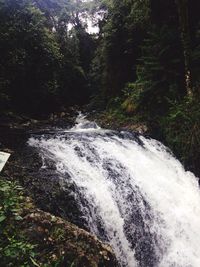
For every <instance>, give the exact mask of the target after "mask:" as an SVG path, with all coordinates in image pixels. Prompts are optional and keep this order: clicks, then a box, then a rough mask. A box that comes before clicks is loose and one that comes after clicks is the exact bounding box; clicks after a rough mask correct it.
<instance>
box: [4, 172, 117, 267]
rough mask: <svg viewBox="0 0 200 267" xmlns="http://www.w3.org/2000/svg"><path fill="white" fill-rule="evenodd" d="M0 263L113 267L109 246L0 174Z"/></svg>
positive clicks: (114, 262) (113, 259)
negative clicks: (40, 205)
mask: <svg viewBox="0 0 200 267" xmlns="http://www.w3.org/2000/svg"><path fill="white" fill-rule="evenodd" d="M0 185H1V188H0V207H1V209H0V231H1V236H0V252H1V253H0V261H1V266H2V267H3V266H5V267H6V266H22V265H23V266H27V267H28V266H37V267H38V266H43V267H44V266H48V267H50V266H52V267H53V266H63V267H64V266H77V267H94V266H96V267H101V266H105V267H113V266H116V260H115V256H114V254H113V252H112V249H111V248H110V246H108V245H105V244H103V243H102V242H101V241H100V240H98V239H97V238H96V237H95V236H94V235H92V234H90V233H88V232H86V231H85V230H83V229H80V228H78V227H77V226H75V225H73V224H71V223H70V222H67V221H66V220H63V219H61V218H60V217H56V216H54V215H52V214H50V213H47V212H44V211H42V210H40V209H38V208H37V207H36V206H35V205H34V203H33V200H32V199H31V198H30V197H28V196H26V194H25V192H24V190H23V188H22V187H20V186H19V184H18V182H16V181H15V182H14V181H9V180H7V177H5V176H3V175H1V177H0Z"/></svg>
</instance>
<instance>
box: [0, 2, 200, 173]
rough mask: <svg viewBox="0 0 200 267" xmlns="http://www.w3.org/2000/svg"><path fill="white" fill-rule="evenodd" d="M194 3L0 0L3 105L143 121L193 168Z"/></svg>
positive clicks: (197, 129)
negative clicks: (79, 109) (84, 108)
mask: <svg viewBox="0 0 200 267" xmlns="http://www.w3.org/2000/svg"><path fill="white" fill-rule="evenodd" d="M199 8H200V6H199V1H198V0H167V1H161V0H144V1H140V0H123V1H122V0H115V1H114V0H96V1H81V0H1V1H0V28H1V30H0V47H1V57H0V70H1V71H0V73H1V74H0V75H1V76H0V111H1V113H6V112H9V111H13V112H15V113H18V114H26V115H28V116H31V117H35V118H38V117H44V116H48V114H50V113H51V112H54V111H57V110H62V109H63V108H66V107H68V106H73V105H79V106H80V105H86V104H87V105H88V108H89V109H90V110H98V111H106V112H107V113H108V114H109V116H111V118H112V119H113V120H116V119H119V120H127V119H130V118H131V119H133V120H134V121H140V122H141V121H142V122H144V123H145V124H146V125H148V127H149V129H151V132H153V133H154V136H155V137H157V138H160V139H162V140H165V142H166V143H167V144H168V145H169V146H170V147H171V148H172V149H173V151H174V152H175V153H176V154H177V155H178V156H179V157H180V158H181V159H182V160H183V161H185V163H186V164H187V165H188V166H189V167H190V168H191V169H192V170H197V169H198V161H199V145H200V139H199V136H200V126H199V125H200V124H199V122H200V106H199V94H200V92H199V83H200V78H199V77H200V18H199ZM91 25H92V26H91ZM95 27H96V28H95ZM97 28H98V31H97V30H96V31H94V29H97ZM198 171H199V169H198Z"/></svg>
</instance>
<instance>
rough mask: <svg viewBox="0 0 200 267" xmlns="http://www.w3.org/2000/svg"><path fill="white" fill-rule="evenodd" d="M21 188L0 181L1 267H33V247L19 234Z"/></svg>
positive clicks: (14, 184)
mask: <svg viewBox="0 0 200 267" xmlns="http://www.w3.org/2000/svg"><path fill="white" fill-rule="evenodd" d="M21 192H22V188H21V187H20V186H18V185H17V183H14V182H11V181H6V180H2V179H0V262H1V266H22V267H25V266H27V267H28V266H34V264H33V259H34V257H35V252H34V248H35V246H34V245H32V244H31V243H29V242H28V241H27V240H26V239H25V237H24V236H23V235H22V234H20V232H19V223H20V221H21V220H22V217H21V216H20V214H21V209H22V205H23V204H24V200H23V195H22V194H21Z"/></svg>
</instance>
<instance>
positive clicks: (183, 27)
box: [176, 0, 193, 96]
mask: <svg viewBox="0 0 200 267" xmlns="http://www.w3.org/2000/svg"><path fill="white" fill-rule="evenodd" d="M176 4H177V8H178V14H179V22H180V31H181V40H182V47H183V54H184V64H185V85H186V91H187V94H188V95H189V96H192V94H193V89H192V69H191V44H190V42H191V41H190V28H189V14H188V0H176Z"/></svg>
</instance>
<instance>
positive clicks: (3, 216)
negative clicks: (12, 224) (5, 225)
mask: <svg viewBox="0 0 200 267" xmlns="http://www.w3.org/2000/svg"><path fill="white" fill-rule="evenodd" d="M5 219H6V216H5V215H0V223H1V222H3V221H4V220H5Z"/></svg>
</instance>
